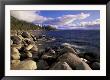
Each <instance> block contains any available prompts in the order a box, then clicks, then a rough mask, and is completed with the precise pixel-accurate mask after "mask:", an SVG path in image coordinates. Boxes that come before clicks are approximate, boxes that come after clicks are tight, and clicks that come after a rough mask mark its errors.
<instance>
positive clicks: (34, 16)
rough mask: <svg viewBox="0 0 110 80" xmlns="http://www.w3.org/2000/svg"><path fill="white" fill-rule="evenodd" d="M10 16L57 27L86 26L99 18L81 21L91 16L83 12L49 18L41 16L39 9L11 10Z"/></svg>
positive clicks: (98, 22) (97, 21)
mask: <svg viewBox="0 0 110 80" xmlns="http://www.w3.org/2000/svg"><path fill="white" fill-rule="evenodd" d="M53 15H54V14H53ZM11 16H13V17H15V18H17V19H19V20H23V21H26V22H31V23H34V24H36V25H38V24H39V25H42V24H45V25H51V26H53V27H55V28H57V29H76V28H86V27H88V26H93V25H99V24H100V19H96V20H94V21H86V22H85V21H83V20H84V19H87V18H88V17H89V16H91V15H90V14H89V13H83V12H82V13H79V14H68V15H62V16H60V17H56V18H51V17H44V16H41V15H40V11H30V10H29V11H28V10H26V11H22V10H20V11H17V10H12V11H11ZM75 21H78V23H76V22H75ZM81 21H82V22H81Z"/></svg>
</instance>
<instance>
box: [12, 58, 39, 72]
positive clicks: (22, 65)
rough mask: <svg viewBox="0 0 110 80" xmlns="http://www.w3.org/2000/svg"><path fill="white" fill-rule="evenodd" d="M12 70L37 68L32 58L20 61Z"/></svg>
mask: <svg viewBox="0 0 110 80" xmlns="http://www.w3.org/2000/svg"><path fill="white" fill-rule="evenodd" d="M13 69H14V70H35V69H37V65H36V62H35V61H32V60H24V61H21V62H20V63H19V64H18V65H17V66H16V67H14V68H13Z"/></svg>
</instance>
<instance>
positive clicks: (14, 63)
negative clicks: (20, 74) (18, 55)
mask: <svg viewBox="0 0 110 80" xmlns="http://www.w3.org/2000/svg"><path fill="white" fill-rule="evenodd" d="M19 63H20V60H11V69H14V68H15V67H16V66H17V65H18V64H19Z"/></svg>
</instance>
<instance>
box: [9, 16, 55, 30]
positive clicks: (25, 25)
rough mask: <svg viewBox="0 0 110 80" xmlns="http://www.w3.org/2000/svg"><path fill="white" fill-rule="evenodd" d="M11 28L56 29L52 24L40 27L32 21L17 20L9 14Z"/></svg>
mask: <svg viewBox="0 0 110 80" xmlns="http://www.w3.org/2000/svg"><path fill="white" fill-rule="evenodd" d="M11 30H56V28H53V27H52V26H49V25H47V26H45V25H43V26H42V27H41V26H39V25H35V24H32V23H28V22H25V21H22V20H18V19H16V18H14V17H12V16H11Z"/></svg>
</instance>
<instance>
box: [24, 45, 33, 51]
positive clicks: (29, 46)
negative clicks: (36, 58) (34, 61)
mask: <svg viewBox="0 0 110 80" xmlns="http://www.w3.org/2000/svg"><path fill="white" fill-rule="evenodd" d="M33 46H34V45H33V44H29V45H27V46H26V48H25V50H27V51H28V50H30V49H32V47H33Z"/></svg>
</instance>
